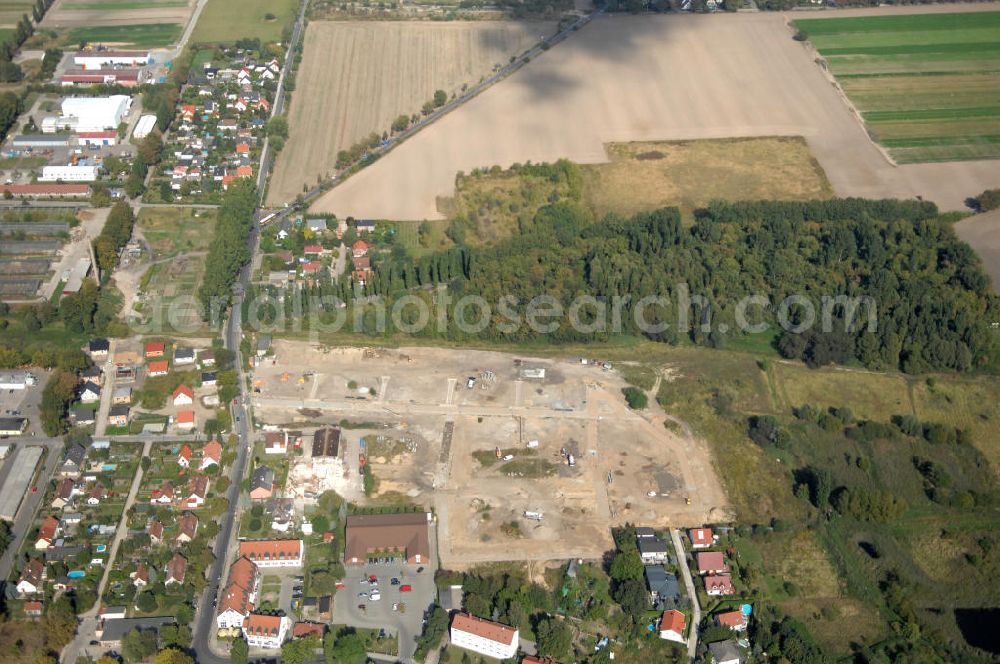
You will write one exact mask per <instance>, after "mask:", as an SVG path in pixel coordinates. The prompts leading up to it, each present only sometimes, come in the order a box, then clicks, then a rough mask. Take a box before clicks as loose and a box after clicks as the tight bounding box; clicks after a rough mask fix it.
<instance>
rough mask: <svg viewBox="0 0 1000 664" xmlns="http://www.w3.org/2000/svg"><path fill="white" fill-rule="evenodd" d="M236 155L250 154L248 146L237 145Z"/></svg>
mask: <svg viewBox="0 0 1000 664" xmlns="http://www.w3.org/2000/svg"><path fill="white" fill-rule="evenodd" d="M236 154H250V145H249V144H247V143H237V144H236Z"/></svg>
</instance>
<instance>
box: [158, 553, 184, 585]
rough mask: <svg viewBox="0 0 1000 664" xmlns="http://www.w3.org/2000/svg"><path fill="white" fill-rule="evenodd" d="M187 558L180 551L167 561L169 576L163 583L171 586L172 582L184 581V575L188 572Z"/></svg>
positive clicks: (179, 582) (180, 582)
mask: <svg viewBox="0 0 1000 664" xmlns="http://www.w3.org/2000/svg"><path fill="white" fill-rule="evenodd" d="M187 563H188V561H187V558H185V557H184V556H182V555H181V554H180V553H175V554H174V557H173V558H171V559H170V562H168V563H167V578H166V579H165V580H164V581H163V585H165V586H169V585H170V584H172V583H176V584H178V585H180V584H182V583H184V575H185V574H187Z"/></svg>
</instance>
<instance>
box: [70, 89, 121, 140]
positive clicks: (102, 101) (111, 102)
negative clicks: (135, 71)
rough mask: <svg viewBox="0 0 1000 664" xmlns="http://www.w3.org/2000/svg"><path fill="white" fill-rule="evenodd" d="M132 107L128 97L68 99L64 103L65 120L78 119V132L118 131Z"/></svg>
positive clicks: (76, 123)
mask: <svg viewBox="0 0 1000 664" xmlns="http://www.w3.org/2000/svg"><path fill="white" fill-rule="evenodd" d="M131 107H132V98H131V97H129V96H128V95H112V96H110V97H67V98H65V99H63V102H62V115H63V120H65V119H68V118H76V122H75V126H74V127H73V128H74V129H75V130H76V131H77V132H88V131H101V130H104V129H117V128H118V125H120V124H121V122H122V119H123V118H124V117H125V116H126V115H127V114H128V111H129V109H130V108H131Z"/></svg>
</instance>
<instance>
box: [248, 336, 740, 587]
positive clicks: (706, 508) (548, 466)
mask: <svg viewBox="0 0 1000 664" xmlns="http://www.w3.org/2000/svg"><path fill="white" fill-rule="evenodd" d="M269 353H270V354H269V355H268V356H267V357H264V358H262V359H261V360H260V361H258V362H257V363H256V364H257V366H256V367H255V370H254V388H253V395H254V402H255V403H254V406H255V413H256V418H257V420H258V422H259V423H261V424H262V425H264V426H266V427H268V428H271V427H277V428H286V429H296V430H302V431H303V432H304V436H305V439H306V440H311V438H310V437H311V436H313V432H314V431H315V430H317V429H321V428H324V427H328V428H336V429H338V430H339V434H338V444H337V446H336V450H331V449H330V447H329V446H326V447H325V448H324V450H323V453H322V454H321V456H320V457H316V456H315V452H316V449H317V447H316V446H315V445H313V446H310V445H309V444H308V443H305V444H303V449H304V454H303V455H302V456H301V457H296V460H295V461H294V462H293V465H292V468H291V470H290V473H289V481H288V486H287V487H286V495H288V496H289V497H294V498H296V499H299V500H302V501H308V500H310V499H311V498H315V497H316V496H318V495H319V494H320V493H322V491H324V490H327V489H333V490H335V491H337V492H338V493H339V494H340V495H342V496H343V497H344V498H345V499H347V500H349V501H353V502H356V503H359V504H362V505H365V504H375V505H378V504H405V503H413V504H418V505H420V506H422V507H424V508H427V509H431V510H433V511H434V513H435V514H436V517H437V522H438V541H439V543H440V545H439V546H440V556H441V561H442V564H444V565H446V566H448V567H452V568H461V567H463V566H466V565H472V564H477V563H482V562H490V561H495V560H533V561H545V560H552V559H564V558H571V557H577V558H596V557H600V556H601V555H602V554H603V553H604V551H606V550H608V549H609V548H611V547H612V541H611V535H610V528H611V527H612V526H614V525H618V524H623V523H624V522H626V521H629V522H642V523H648V524H655V525H660V526H693V525H698V524H701V523H704V522H706V521H713V520H718V519H720V518H723V517H724V516H725V515H726V510H727V504H726V499H725V494H724V493H723V490H722V487H721V485H720V483H719V480H718V478H717V476H716V473H715V470H714V467H713V465H712V463H711V458H710V455H709V451H708V447H707V444H706V443H705V441H703V440H699V439H697V438H694V437H692V436H690V435H688V434H685V433H677V432H675V431H674V430H673V429H668V428H667V427H666V426H665V421H666V419H667V418H666V415H665V414H664V413H662V412H661V411H660V410H659V408H658V407H657V406H656V405H655V401H654V400H652V399H651V400H650V403H651V405H650V407H649V408H648V409H647V410H643V411H633V410H630V409H629V408H628V406H627V405H626V404H625V400H624V398H623V396H622V392H621V390H622V388H624V387H625V386H626V383H625V381H624V380H623V379H622V377H621V376H620V375H619V374H618V372H617V371H615V370H614V369H613V368H611V366H610V365H601V364H597V365H595V364H593V363H586V364H584V363H581V361H580V360H579V358H573V359H569V358H567V359H539V358H526V357H517V356H514V355H508V354H504V353H493V352H484V351H472V350H442V349H430V348H406V349H398V350H385V349H362V348H325V347H320V346H313V345H310V344H307V343H305V342H292V341H283V340H281V341H275V342H274V344H273V346H272V347H271V350H270V351H269ZM331 452H333V454H332V455H331ZM366 464H367V466H368V469H369V471H370V474H371V476H372V477H373V478H374V487H372V486H369V493H368V494H367V495H366V493H365V491H364V481H363V474H364V470H363V466H364V465H366Z"/></svg>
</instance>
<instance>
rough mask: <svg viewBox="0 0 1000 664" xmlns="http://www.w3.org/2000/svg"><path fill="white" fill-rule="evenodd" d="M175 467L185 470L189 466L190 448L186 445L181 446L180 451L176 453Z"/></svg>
mask: <svg viewBox="0 0 1000 664" xmlns="http://www.w3.org/2000/svg"><path fill="white" fill-rule="evenodd" d="M177 465H178V466H180V467H181V468H187V467H188V466H190V465H191V446H190V445H188V444H187V443H184V445H182V446H181V451H180V452H178V453H177Z"/></svg>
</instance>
